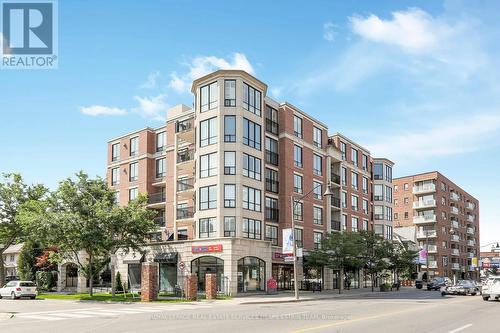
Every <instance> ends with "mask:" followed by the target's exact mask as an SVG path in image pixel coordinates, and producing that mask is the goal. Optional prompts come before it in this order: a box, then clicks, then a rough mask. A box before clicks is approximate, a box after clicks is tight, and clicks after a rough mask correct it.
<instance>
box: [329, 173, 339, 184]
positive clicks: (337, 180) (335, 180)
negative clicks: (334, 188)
mask: <svg viewBox="0 0 500 333" xmlns="http://www.w3.org/2000/svg"><path fill="white" fill-rule="evenodd" d="M330 177H331V179H332V182H334V183H335V184H339V185H340V176H339V175H337V174H336V173H334V172H332V173H331V174H330Z"/></svg>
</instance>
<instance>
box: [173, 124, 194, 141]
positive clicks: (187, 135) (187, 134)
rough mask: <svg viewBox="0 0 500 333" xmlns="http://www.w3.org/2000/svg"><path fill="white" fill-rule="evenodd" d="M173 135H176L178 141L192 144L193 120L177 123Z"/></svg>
mask: <svg viewBox="0 0 500 333" xmlns="http://www.w3.org/2000/svg"><path fill="white" fill-rule="evenodd" d="M175 133H176V134H178V138H179V139H181V140H183V141H186V142H192V143H194V137H195V131H194V127H193V119H188V120H183V121H178V122H177V123H176V124H175Z"/></svg>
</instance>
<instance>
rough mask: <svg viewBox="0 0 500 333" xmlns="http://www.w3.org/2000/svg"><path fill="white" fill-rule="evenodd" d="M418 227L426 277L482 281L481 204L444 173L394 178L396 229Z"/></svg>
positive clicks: (416, 228) (422, 269) (423, 272)
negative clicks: (480, 271)
mask: <svg viewBox="0 0 500 333" xmlns="http://www.w3.org/2000/svg"><path fill="white" fill-rule="evenodd" d="M405 226H414V227H415V233H416V236H415V237H416V240H417V244H418V245H419V247H420V249H422V250H424V251H425V252H426V254H427V256H428V257H427V258H425V255H424V259H425V260H423V262H422V265H421V272H422V275H423V277H424V278H425V277H426V275H427V273H428V274H429V278H431V277H434V276H444V277H449V278H452V279H465V278H472V279H477V278H478V258H479V253H480V252H479V202H478V200H477V199H475V198H474V197H473V196H472V195H470V194H469V193H467V192H466V191H465V190H463V189H462V188H460V187H459V186H458V185H457V184H455V183H453V182H452V181H451V180H449V179H448V178H446V177H445V176H444V175H442V174H441V173H439V172H437V171H434V172H427V173H422V174H418V175H412V176H407V177H402V178H396V179H394V227H395V228H397V227H405Z"/></svg>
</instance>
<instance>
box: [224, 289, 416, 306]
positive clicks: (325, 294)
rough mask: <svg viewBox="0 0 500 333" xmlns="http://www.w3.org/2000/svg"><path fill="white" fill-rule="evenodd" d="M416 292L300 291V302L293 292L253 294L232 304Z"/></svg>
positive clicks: (238, 298)
mask: <svg viewBox="0 0 500 333" xmlns="http://www.w3.org/2000/svg"><path fill="white" fill-rule="evenodd" d="M413 290H415V288H414V287H401V288H399V291H396V290H394V291H392V292H384V293H381V292H380V291H379V289H378V288H375V289H374V291H373V292H372V291H371V288H359V289H351V290H342V293H341V294H339V291H338V290H324V291H321V292H312V291H300V293H299V296H300V298H299V300H295V297H294V293H293V291H285V292H280V293H278V294H275V295H267V294H253V295H243V296H236V297H234V299H232V300H231V302H234V303H235V304H240V305H241V304H268V303H291V302H308V301H317V300H323V299H335V298H343V297H356V296H366V295H376V294H391V293H399V294H401V293H408V292H410V291H413Z"/></svg>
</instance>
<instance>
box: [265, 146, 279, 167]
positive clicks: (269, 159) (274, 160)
mask: <svg viewBox="0 0 500 333" xmlns="http://www.w3.org/2000/svg"><path fill="white" fill-rule="evenodd" d="M266 163H268V164H272V165H278V164H279V155H278V154H276V153H275V152H272V151H270V150H267V149H266Z"/></svg>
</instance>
